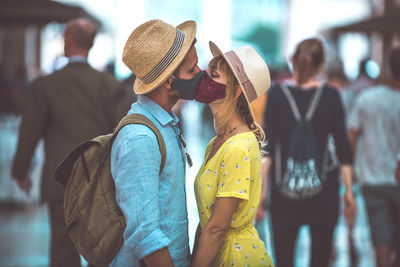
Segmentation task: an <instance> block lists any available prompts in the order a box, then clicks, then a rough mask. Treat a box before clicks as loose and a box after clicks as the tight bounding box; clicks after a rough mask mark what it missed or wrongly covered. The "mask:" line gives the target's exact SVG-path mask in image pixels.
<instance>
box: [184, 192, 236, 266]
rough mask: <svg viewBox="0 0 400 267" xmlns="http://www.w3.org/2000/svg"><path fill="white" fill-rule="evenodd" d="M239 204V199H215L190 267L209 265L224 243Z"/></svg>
mask: <svg viewBox="0 0 400 267" xmlns="http://www.w3.org/2000/svg"><path fill="white" fill-rule="evenodd" d="M239 202H240V199H238V198H233V197H217V198H216V200H215V206H214V207H213V210H212V214H211V217H210V220H209V221H208V223H207V224H206V226H205V227H204V229H202V231H201V234H200V238H199V242H198V246H197V249H196V251H195V253H194V258H193V261H192V263H191V265H190V266H191V267H205V266H210V265H211V263H212V261H213V260H214V258H215V256H216V255H217V253H218V251H219V249H220V248H221V246H222V244H223V242H224V239H225V235H226V233H227V231H228V230H229V228H230V225H231V221H232V217H233V214H234V213H235V211H236V210H237V208H238V206H239Z"/></svg>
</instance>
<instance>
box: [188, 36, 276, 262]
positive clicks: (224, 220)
mask: <svg viewBox="0 0 400 267" xmlns="http://www.w3.org/2000/svg"><path fill="white" fill-rule="evenodd" d="M210 49H211V52H212V54H213V56H214V58H213V59H212V60H211V61H210V63H209V68H208V70H207V71H206V72H204V74H203V78H202V80H201V82H200V84H199V86H198V90H197V94H196V97H195V99H196V100H197V101H199V102H202V103H207V104H209V105H210V108H211V110H212V114H213V117H214V125H215V129H216V132H217V136H216V137H214V138H213V139H212V140H211V141H210V143H209V144H208V146H207V149H206V153H205V157H204V162H203V164H202V166H201V168H200V170H199V173H198V174H197V177H196V180H195V184H194V187H195V194H196V200H197V207H198V211H199V217H200V224H199V227H198V229H197V232H196V240H195V245H194V248H193V253H192V254H193V257H192V264H191V266H192V267H198V266H240V267H243V266H273V264H272V261H271V259H270V257H269V255H268V253H267V251H266V250H265V246H264V243H263V242H262V241H261V240H260V238H259V237H258V233H257V231H256V229H255V228H254V227H253V221H254V217H255V213H256V210H257V207H258V205H259V202H260V193H261V155H260V147H261V143H262V142H263V139H264V132H263V130H262V129H261V127H260V126H258V125H257V124H256V123H255V121H254V115H253V112H252V109H251V106H250V102H251V101H253V100H254V99H256V98H258V97H259V96H261V95H262V94H264V93H265V92H266V91H267V90H268V88H269V86H270V76H269V71H268V67H267V65H266V64H265V62H264V61H263V60H262V58H261V57H260V56H259V55H258V53H257V52H256V51H255V50H254V49H253V48H252V47H250V46H245V47H240V48H238V49H235V50H234V51H229V52H227V53H222V52H221V51H220V50H219V49H218V47H217V46H216V45H215V44H214V43H212V42H210Z"/></svg>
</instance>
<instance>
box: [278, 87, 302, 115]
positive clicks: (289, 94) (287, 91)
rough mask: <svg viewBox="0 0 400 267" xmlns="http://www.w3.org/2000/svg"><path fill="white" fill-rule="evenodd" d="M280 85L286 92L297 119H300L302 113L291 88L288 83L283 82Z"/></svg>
mask: <svg viewBox="0 0 400 267" xmlns="http://www.w3.org/2000/svg"><path fill="white" fill-rule="evenodd" d="M280 87H281V88H282V91H283V93H284V94H285V96H286V98H287V100H288V102H289V105H290V108H291V109H292V112H293V115H294V118H295V119H296V121H300V120H301V115H300V112H299V108H298V107H297V104H296V101H295V100H294V98H293V95H292V93H290V90H289V88H288V87H287V85H286V84H281V85H280Z"/></svg>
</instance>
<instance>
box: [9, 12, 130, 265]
mask: <svg viewBox="0 0 400 267" xmlns="http://www.w3.org/2000/svg"><path fill="white" fill-rule="evenodd" d="M96 33H97V28H96V26H95V25H94V23H93V22H91V21H90V20H88V19H75V20H72V21H70V22H69V23H68V24H67V25H66V27H65V30H64V52H65V56H66V57H68V59H69V63H68V64H67V65H66V66H65V67H64V68H62V69H61V70H59V71H56V72H55V73H53V74H51V75H48V76H44V77H39V78H37V79H36V80H34V81H33V82H32V83H31V85H30V88H29V95H28V104H27V107H26V110H25V112H24V113H23V115H22V122H21V125H20V129H19V140H18V148H17V152H16V154H15V157H14V162H13V167H12V176H13V177H14V179H15V180H16V182H17V183H18V186H19V187H20V189H21V190H24V191H26V192H27V193H29V191H30V189H31V188H30V187H31V184H32V182H31V178H30V177H29V173H28V170H29V166H30V163H31V159H32V156H33V153H34V151H35V148H36V145H37V144H38V142H39V140H40V139H41V138H43V139H44V143H45V153H46V158H45V164H44V169H43V173H42V182H41V201H42V202H45V203H46V204H48V210H49V218H50V228H51V247H50V266H54V267H60V266H66V267H67V266H68V267H73V266H80V265H81V259H80V256H79V254H78V253H77V252H76V250H75V247H74V245H73V243H72V242H71V240H70V239H69V237H68V233H67V229H66V226H65V221H64V213H63V199H64V188H63V187H62V186H61V185H60V184H59V183H58V182H57V181H56V180H55V179H54V177H53V174H54V171H55V168H56V167H57V165H58V164H59V162H60V161H61V160H62V159H64V157H65V156H66V155H67V153H69V151H71V150H72V149H73V148H74V147H75V146H76V145H78V144H79V143H81V142H82V141H84V140H87V139H91V138H93V137H95V136H97V135H100V134H107V133H111V132H112V131H113V129H114V127H115V126H116V125H117V123H118V121H119V120H120V119H121V118H122V117H123V116H124V115H125V114H126V113H127V111H128V109H129V106H130V104H131V93H130V92H131V90H129V89H127V88H126V87H124V86H123V85H122V84H121V83H120V82H118V81H117V80H116V79H115V78H114V77H113V76H111V75H109V74H106V73H103V72H98V71H96V70H94V69H93V68H92V67H91V66H90V65H89V64H88V63H87V57H88V54H89V51H90V49H91V47H92V46H93V42H94V38H95V36H96Z"/></svg>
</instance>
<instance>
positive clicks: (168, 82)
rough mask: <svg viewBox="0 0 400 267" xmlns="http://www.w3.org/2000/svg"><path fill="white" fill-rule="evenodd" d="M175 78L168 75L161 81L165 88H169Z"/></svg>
mask: <svg viewBox="0 0 400 267" xmlns="http://www.w3.org/2000/svg"><path fill="white" fill-rule="evenodd" d="M174 81H175V79H174V78H173V77H172V76H169V77H168V78H167V79H166V80H165V81H164V82H163V83H162V85H163V86H164V87H165V88H168V89H171V87H172V84H173V83H174Z"/></svg>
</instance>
